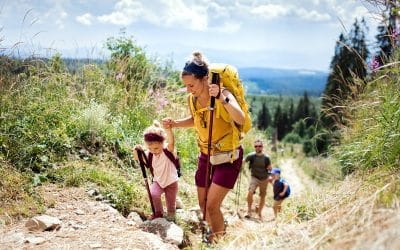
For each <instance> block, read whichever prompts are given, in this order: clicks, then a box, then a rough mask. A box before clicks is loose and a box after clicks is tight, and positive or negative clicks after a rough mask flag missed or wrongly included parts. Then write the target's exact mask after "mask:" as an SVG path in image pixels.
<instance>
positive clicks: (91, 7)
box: [0, 0, 379, 71]
mask: <svg viewBox="0 0 400 250" xmlns="http://www.w3.org/2000/svg"><path fill="white" fill-rule="evenodd" d="M373 12H374V11H371V8H370V6H368V4H367V3H366V1H363V0H358V1H356V0H285V1H282V0H216V1H211V0H113V1H112V0H31V1H28V0H0V53H3V54H6V53H11V52H13V53H17V54H20V55H39V56H51V55H53V54H54V53H56V52H59V53H61V54H62V56H63V57H79V58H85V57H90V58H97V57H100V58H106V57H107V56H108V52H107V50H106V49H105V42H106V40H107V38H109V37H119V36H120V35H121V34H122V33H123V32H124V34H125V35H126V36H128V37H132V39H133V40H134V41H136V43H137V44H138V45H139V46H141V47H143V48H144V49H145V50H146V51H147V52H148V55H149V56H150V57H152V58H157V60H158V61H161V62H164V61H167V60H173V63H174V67H176V68H180V67H181V66H183V65H184V62H185V61H186V60H187V59H188V57H189V56H190V55H191V53H192V52H193V51H196V50H198V51H201V52H203V54H204V55H205V56H206V57H207V59H208V60H209V61H210V62H223V63H230V64H233V65H235V66H237V67H271V68H290V69H308V70H322V71H328V70H329V64H330V61H331V59H332V56H333V53H334V47H335V42H336V40H337V39H338V37H339V35H340V33H341V32H344V33H347V32H348V31H349V30H350V29H351V25H352V24H353V23H354V20H355V18H359V19H360V18H361V17H364V18H365V19H366V21H367V23H368V25H369V27H370V31H369V34H368V37H369V38H370V41H369V42H370V43H371V44H372V43H373V42H374V41H373V37H374V35H375V33H376V26H377V23H378V21H379V18H377V16H376V14H374V13H373Z"/></svg>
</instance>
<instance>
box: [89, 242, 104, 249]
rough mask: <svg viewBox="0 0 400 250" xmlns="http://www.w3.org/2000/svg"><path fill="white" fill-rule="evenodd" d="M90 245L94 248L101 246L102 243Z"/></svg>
mask: <svg viewBox="0 0 400 250" xmlns="http://www.w3.org/2000/svg"><path fill="white" fill-rule="evenodd" d="M89 246H90V248H93V249H95V248H101V244H100V243H94V244H90V245H89Z"/></svg>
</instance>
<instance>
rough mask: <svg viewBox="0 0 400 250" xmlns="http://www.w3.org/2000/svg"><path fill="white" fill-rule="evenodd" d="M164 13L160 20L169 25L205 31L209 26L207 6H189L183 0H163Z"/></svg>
mask: <svg viewBox="0 0 400 250" xmlns="http://www.w3.org/2000/svg"><path fill="white" fill-rule="evenodd" d="M162 3H163V4H164V5H165V7H166V8H165V9H164V11H165V12H164V15H161V16H160V20H161V21H162V23H164V24H165V25H167V26H174V25H181V26H182V27H183V28H190V29H192V30H197V31H204V30H206V29H207V27H208V18H207V8H206V7H205V6H201V5H198V6H195V5H192V6H187V5H186V4H185V2H184V1H183V0H163V1H162Z"/></svg>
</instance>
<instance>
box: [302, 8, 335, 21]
mask: <svg viewBox="0 0 400 250" xmlns="http://www.w3.org/2000/svg"><path fill="white" fill-rule="evenodd" d="M295 13H296V14H297V16H298V17H300V18H301V19H304V20H309V21H315V22H318V21H329V20H331V16H330V15H329V14H327V13H325V14H321V13H319V12H317V11H316V10H311V11H309V10H306V9H304V8H300V9H297V10H295Z"/></svg>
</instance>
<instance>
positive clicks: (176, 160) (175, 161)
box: [163, 148, 181, 177]
mask: <svg viewBox="0 0 400 250" xmlns="http://www.w3.org/2000/svg"><path fill="white" fill-rule="evenodd" d="M163 151H164V153H165V155H166V156H167V157H168V159H169V160H170V161H171V162H172V163H173V164H174V165H175V168H176V171H177V172H178V177H181V164H180V162H179V158H178V157H175V155H174V154H173V153H172V152H170V151H169V150H168V149H166V148H163Z"/></svg>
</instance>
